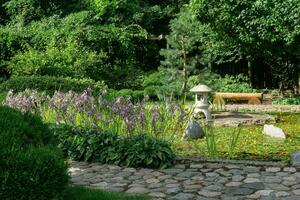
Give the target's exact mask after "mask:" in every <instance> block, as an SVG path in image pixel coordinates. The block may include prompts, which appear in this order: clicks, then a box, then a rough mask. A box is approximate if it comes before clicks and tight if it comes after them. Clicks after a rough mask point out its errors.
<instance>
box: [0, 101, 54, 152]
mask: <svg viewBox="0 0 300 200" xmlns="http://www.w3.org/2000/svg"><path fill="white" fill-rule="evenodd" d="M0 130H1V132H0V135H4V134H7V135H9V137H11V138H13V139H14V142H15V143H18V144H19V145H20V146H22V147H24V146H28V145H34V146H43V145H48V144H51V143H52V138H53V135H52V134H51V133H50V130H49V128H48V126H47V125H46V124H44V123H43V122H42V120H41V119H40V118H38V117H37V116H34V115H32V114H30V113H25V114H22V113H20V112H19V111H17V110H14V109H12V108H9V107H5V106H0Z"/></svg>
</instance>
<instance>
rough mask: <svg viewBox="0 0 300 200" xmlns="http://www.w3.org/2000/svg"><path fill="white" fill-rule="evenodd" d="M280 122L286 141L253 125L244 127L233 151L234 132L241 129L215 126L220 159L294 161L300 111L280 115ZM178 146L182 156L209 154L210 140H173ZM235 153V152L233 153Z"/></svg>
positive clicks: (299, 142)
mask: <svg viewBox="0 0 300 200" xmlns="http://www.w3.org/2000/svg"><path fill="white" fill-rule="evenodd" d="M277 115H279V118H280V121H279V122H278V123H275V124H274V125H275V126H277V127H280V128H282V129H283V131H284V132H285V133H286V135H287V139H286V140H280V139H274V138H271V137H268V136H265V135H264V134H263V133H262V130H263V126H261V125H253V126H248V127H242V128H240V136H239V138H238V141H237V143H236V146H235V148H233V151H230V150H231V148H230V144H231V141H232V138H233V137H232V135H233V134H234V133H236V134H237V132H238V131H239V130H238V129H239V128H234V127H215V128H213V131H212V132H213V133H214V135H215V144H216V151H217V152H216V154H217V157H216V158H221V159H249V160H266V161H284V162H288V161H289V160H290V153H291V152H293V151H295V150H300V114H299V113H298V114H296V113H288V114H277ZM173 146H174V149H175V150H176V152H177V154H179V155H188V156H202V157H206V158H207V157H209V152H208V150H207V141H206V139H205V138H204V139H201V140H197V141H185V142H182V141H180V140H176V141H173ZM230 152H231V153H230Z"/></svg>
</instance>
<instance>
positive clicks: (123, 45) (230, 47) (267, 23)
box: [0, 0, 300, 98]
mask: <svg viewBox="0 0 300 200" xmlns="http://www.w3.org/2000/svg"><path fill="white" fill-rule="evenodd" d="M299 18H300V3H299V1H298V0H272V1H264V0H256V1H253V0H191V1H189V0H164V1H162V0H68V1H67V0H0V49H1V51H0V61H1V62H0V77H1V81H2V82H3V81H5V80H7V79H10V80H11V83H7V86H2V89H3V90H4V89H10V88H4V87H13V86H14V87H15V88H14V89H19V88H21V87H22V86H24V85H26V86H24V87H26V88H28V87H30V85H35V86H36V85H39V87H41V88H43V90H51V88H50V89H49V87H50V86H49V85H51V83H53V82H54V83H57V82H64V83H66V85H68V84H69V86H70V85H74V84H73V83H74V81H75V82H77V83H79V84H81V83H82V84H83V85H84V84H85V83H95V84H96V85H97V84H98V85H101V84H102V85H104V84H105V85H107V86H108V88H109V89H110V90H111V91H115V92H117V93H122V94H130V95H132V96H135V97H137V98H139V97H140V96H143V95H144V94H147V95H149V96H150V97H154V98H157V97H158V98H163V97H165V96H179V95H181V94H183V93H185V91H187V90H188V89H189V88H190V87H191V86H193V85H195V84H199V83H206V84H208V85H209V86H210V87H212V88H213V89H215V90H217V91H231V92H249V91H253V90H254V89H266V88H268V89H279V90H286V89H289V90H291V91H293V92H294V93H296V94H297V93H298V92H299V71H300V70H299V58H300V57H299V56H300V55H299V50H300V48H299V42H300V20H299ZM72 81H73V82H72ZM51 87H56V86H53V85H51ZM59 87H64V86H62V85H60V86H59ZM35 89H36V88H35ZM56 89H57V88H56ZM67 89H70V88H69V87H68V88H66V90H67ZM120 90H121V91H120Z"/></svg>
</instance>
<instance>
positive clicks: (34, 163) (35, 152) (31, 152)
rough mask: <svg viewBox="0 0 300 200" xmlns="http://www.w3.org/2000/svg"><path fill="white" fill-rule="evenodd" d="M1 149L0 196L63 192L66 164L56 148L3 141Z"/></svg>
mask: <svg viewBox="0 0 300 200" xmlns="http://www.w3.org/2000/svg"><path fill="white" fill-rule="evenodd" d="M7 136H8V135H7ZM0 138H1V139H6V138H3V137H1V136H0ZM0 149H1V152H0V160H1V161H0V163H1V164H0V183H1V186H0V199H6V200H17V199H18V200H23V199H24V200H35V199H49V200H50V199H55V198H59V197H60V196H61V194H62V192H63V191H64V189H65V188H66V186H67V183H68V175H67V166H66V165H65V163H64V161H63V160H62V157H61V156H60V154H59V152H58V151H57V149H56V148H54V147H29V148H28V149H26V150H23V149H20V148H19V147H13V146H10V147H9V146H8V145H7V144H4V145H0Z"/></svg>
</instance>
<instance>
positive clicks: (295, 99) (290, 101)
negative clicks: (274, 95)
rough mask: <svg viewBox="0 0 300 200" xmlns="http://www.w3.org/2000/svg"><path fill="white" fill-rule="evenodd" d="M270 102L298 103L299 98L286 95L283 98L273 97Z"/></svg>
mask: <svg viewBox="0 0 300 200" xmlns="http://www.w3.org/2000/svg"><path fill="white" fill-rule="evenodd" d="M272 103H273V104H275V105H300V98H299V97H298V98H296V97H287V98H283V99H274V100H273V101H272Z"/></svg>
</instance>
